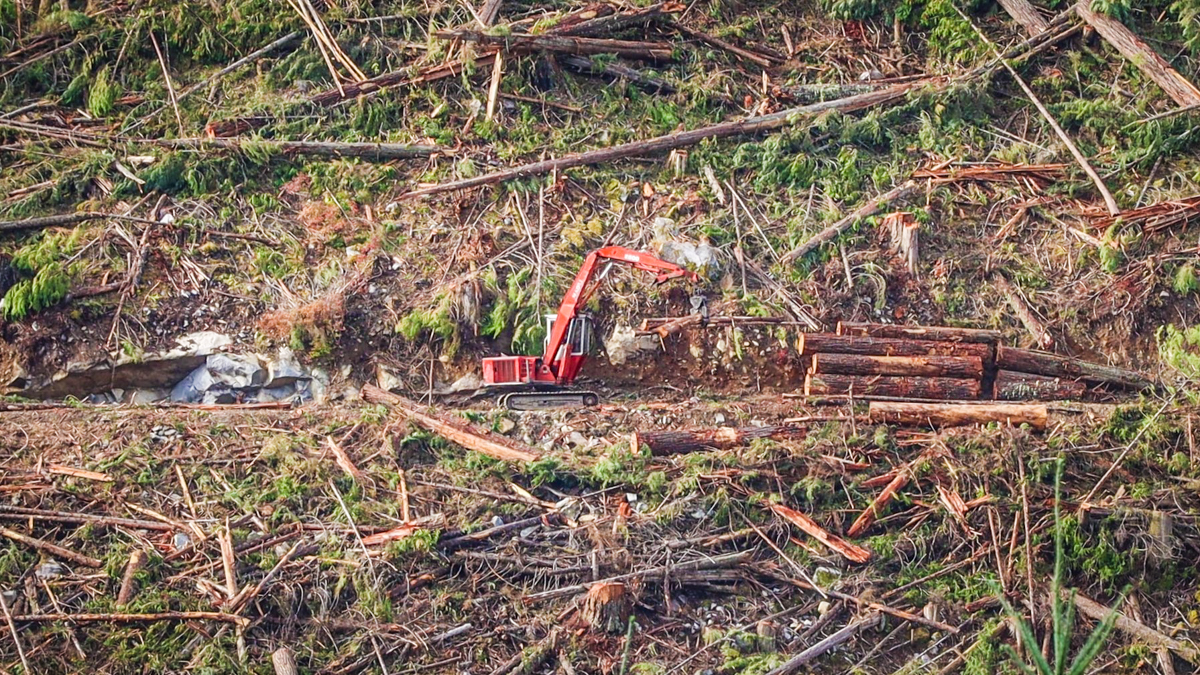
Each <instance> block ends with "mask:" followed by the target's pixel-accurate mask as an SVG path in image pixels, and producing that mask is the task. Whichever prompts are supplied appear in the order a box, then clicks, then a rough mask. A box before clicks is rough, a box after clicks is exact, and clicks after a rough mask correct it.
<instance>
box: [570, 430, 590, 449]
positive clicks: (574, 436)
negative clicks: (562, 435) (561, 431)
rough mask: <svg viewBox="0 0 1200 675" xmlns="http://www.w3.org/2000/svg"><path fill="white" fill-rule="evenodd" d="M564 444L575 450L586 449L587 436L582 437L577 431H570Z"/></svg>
mask: <svg viewBox="0 0 1200 675" xmlns="http://www.w3.org/2000/svg"><path fill="white" fill-rule="evenodd" d="M566 443H567V445H570V446H573V447H576V448H586V447H587V444H588V439H587V436H584V435H583V434H581V433H579V432H578V431H572V432H571V433H569V434H567V439H566Z"/></svg>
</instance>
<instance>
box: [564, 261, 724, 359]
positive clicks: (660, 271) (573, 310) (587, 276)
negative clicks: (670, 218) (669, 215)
mask: <svg viewBox="0 0 1200 675" xmlns="http://www.w3.org/2000/svg"><path fill="white" fill-rule="evenodd" d="M605 261H611V262H615V263H622V264H625V265H629V266H630V267H632V268H634V269H639V270H644V271H646V272H652V273H654V275H655V283H660V284H661V283H664V282H666V281H670V280H671V279H679V278H685V279H687V280H689V281H691V282H693V283H697V282H699V281H700V276H699V275H698V274H696V273H695V272H689V271H688V270H686V269H684V268H682V267H680V266H679V265H676V264H674V263H669V262H667V261H665V260H659V259H658V258H655V257H654V256H652V255H650V254H648V253H643V252H640V251H634V250H631V249H627V248H624V247H622V246H605V247H604V248H600V249H596V250H595V251H592V252H591V253H589V254H588V256H587V258H586V259H585V260H584V261H583V265H582V266H581V267H580V268H579V272H578V273H576V274H575V280H574V281H573V282H572V283H571V288H570V289H568V290H567V293H566V295H564V296H563V299H562V302H561V303H560V304H559V306H558V316H557V317H556V318H555V320H554V327H553V329H552V330H551V331H550V339H549V340H548V341H547V342H546V351H545V352H544V353H543V354H542V362H541V363H542V365H541V367H542V369H544V370H548V371H549V373H550V374H553V376H554V377H555V379H556V380H559V381H560V382H562V381H563V380H564V379H567V378H564V375H565V374H566V373H564V372H563V371H564V369H563V364H562V363H560V362H559V359H558V354H559V350H560V349H561V348H562V346H563V343H564V342H565V341H566V339H567V334H568V331H569V330H570V327H571V320H572V319H574V318H575V317H576V316H577V315H578V314H579V308H580V307H581V306H583V305H584V304H586V303H587V301H588V298H590V297H591V295H592V293H594V292H595V291H596V288H597V287H598V286H599V284H592V283H591V282H592V280H593V277H594V276H595V274H596V268H597V267H599V265H600V263H601V262H605ZM567 351H568V352H569V351H570V350H567Z"/></svg>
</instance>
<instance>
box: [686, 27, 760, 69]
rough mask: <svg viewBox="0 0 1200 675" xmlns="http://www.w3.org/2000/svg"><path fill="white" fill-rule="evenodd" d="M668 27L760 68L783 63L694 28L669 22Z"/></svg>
mask: <svg viewBox="0 0 1200 675" xmlns="http://www.w3.org/2000/svg"><path fill="white" fill-rule="evenodd" d="M668 25H670V27H671V28H674V29H675V30H677V31H679V32H680V33H683V34H684V35H686V36H688V37H690V38H692V39H693V40H698V41H700V42H703V43H704V44H706V45H708V46H710V47H716V48H717V49H720V50H723V51H727V52H729V53H730V54H733V55H734V56H737V57H739V58H742V59H745V60H747V61H749V62H751V63H753V64H755V65H756V66H758V67H760V68H770V67H771V66H772V65H774V64H776V63H783V61H784V59H779V58H777V57H775V58H773V57H770V56H767V55H765V54H758V53H756V52H752V51H750V50H749V49H743V48H742V47H739V46H737V45H735V44H733V43H731V42H726V41H725V40H722V39H720V38H718V37H715V36H712V35H709V34H708V33H705V32H702V31H698V30H696V29H694V28H689V27H688V26H684V25H683V24H680V23H676V22H674V21H672V22H670V23H669V24H668Z"/></svg>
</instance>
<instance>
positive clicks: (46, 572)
mask: <svg viewBox="0 0 1200 675" xmlns="http://www.w3.org/2000/svg"><path fill="white" fill-rule="evenodd" d="M33 573H34V575H35V576H37V578H39V579H57V578H58V577H61V576H63V575H65V574H66V573H67V569H66V568H65V567H63V566H62V565H61V564H59V563H57V562H55V561H53V560H47V561H46V562H44V563H42V564H41V565H38V566H37V569H36V570H34V572H33Z"/></svg>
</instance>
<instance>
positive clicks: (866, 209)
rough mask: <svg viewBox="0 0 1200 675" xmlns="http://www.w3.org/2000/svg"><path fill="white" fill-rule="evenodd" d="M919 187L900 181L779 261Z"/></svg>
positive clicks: (802, 253) (804, 251)
mask: <svg viewBox="0 0 1200 675" xmlns="http://www.w3.org/2000/svg"><path fill="white" fill-rule="evenodd" d="M862 95H863V96H870V95H871V94H862ZM815 105H820V104H815ZM920 187H921V186H920V185H918V184H917V183H916V182H914V181H911V180H910V181H907V182H905V183H901V184H900V185H897V186H896V187H894V188H892V189H891V190H888V191H887V192H885V193H883V194H881V195H879V196H878V197H876V198H875V199H872V200H871V201H869V202H867V203H866V204H863V205H862V206H860V207H858V208H857V209H854V210H853V211H851V212H850V213H849V214H848V215H846V216H845V217H844V218H842V219H841V220H839V221H837V222H836V223H834V224H832V225H830V226H829V227H827V228H825V229H823V230H821V231H820V232H818V233H816V234H815V235H813V236H812V237H810V238H809V239H808V241H806V242H804V243H803V244H800V245H799V246H797V247H796V248H794V249H792V250H790V251H788V252H787V253H784V254H783V255H782V256H780V258H779V262H781V263H783V264H785V265H786V264H788V263H791V262H793V261H795V260H796V259H798V258H802V257H804V256H805V255H808V254H809V253H811V252H813V251H815V250H817V248H818V247H819V246H821V244H824V243H827V242H830V241H833V240H834V239H835V238H837V237H838V236H840V235H841V234H843V233H844V232H845V231H846V230H849V229H850V228H852V227H854V226H855V225H856V224H857V223H858V221H860V220H862V219H863V218H868V217H870V216H873V215H875V214H877V213H879V212H880V211H882V210H883V209H884V207H886V206H888V205H890V204H891V203H892V202H896V201H899V200H901V199H904V198H905V197H907V196H909V195H911V194H912V193H914V192H916V191H917V190H919V189H920Z"/></svg>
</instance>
